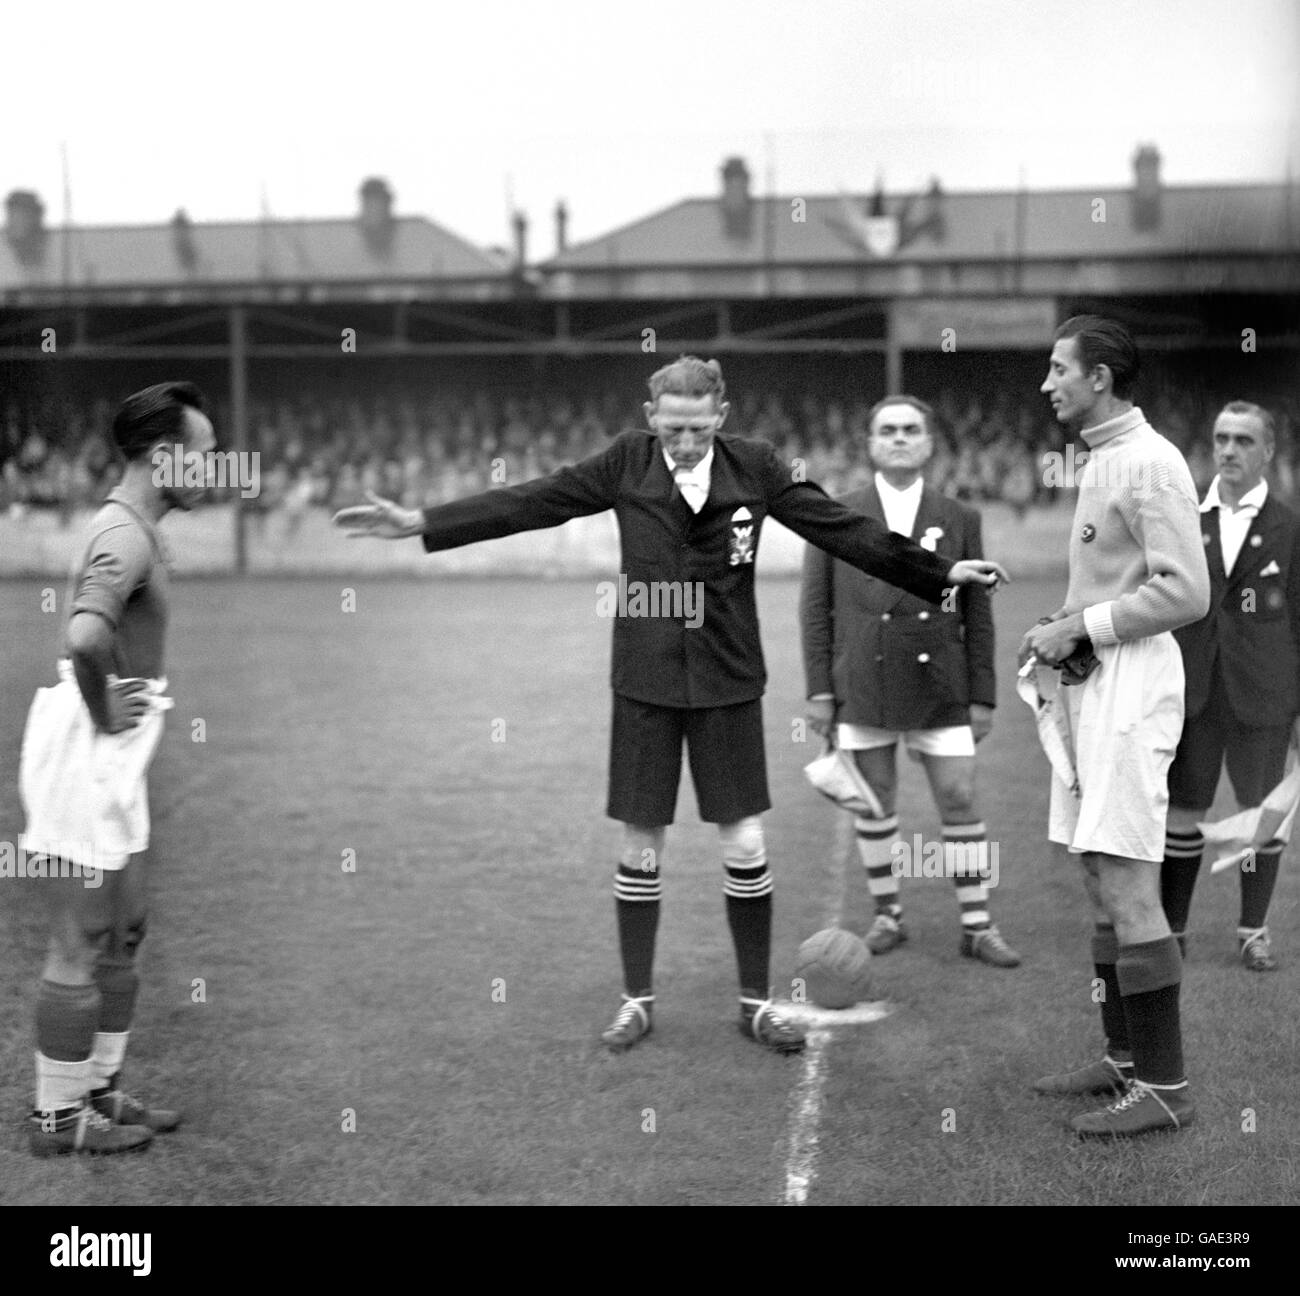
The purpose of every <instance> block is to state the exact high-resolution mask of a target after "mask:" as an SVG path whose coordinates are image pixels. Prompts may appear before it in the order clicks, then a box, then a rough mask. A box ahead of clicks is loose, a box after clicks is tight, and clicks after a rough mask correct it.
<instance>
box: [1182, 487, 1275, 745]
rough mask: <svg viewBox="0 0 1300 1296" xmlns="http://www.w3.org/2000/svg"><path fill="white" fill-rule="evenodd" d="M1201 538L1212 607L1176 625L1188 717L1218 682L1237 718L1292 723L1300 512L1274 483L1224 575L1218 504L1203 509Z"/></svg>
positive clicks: (1202, 706)
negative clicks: (1288, 503)
mask: <svg viewBox="0 0 1300 1296" xmlns="http://www.w3.org/2000/svg"><path fill="white" fill-rule="evenodd" d="M1201 539H1202V540H1203V541H1204V542H1205V558H1206V562H1207V563H1208V565H1209V568H1210V610H1209V612H1208V613H1207V614H1206V615H1205V616H1204V617H1202V618H1201V619H1200V620H1199V621H1194V622H1192V624H1191V625H1187V626H1183V627H1182V629H1181V630H1175V631H1174V638H1175V639H1177V640H1178V646H1179V647H1180V648H1181V649H1182V651H1183V671H1184V674H1185V675H1186V677H1187V708H1186V716H1187V719H1188V720H1194V719H1195V718H1196V717H1197V716H1198V715H1200V714H1201V712H1202V711H1204V710H1205V707H1206V704H1207V703H1208V702H1209V700H1210V695H1211V693H1212V691H1213V690H1214V689H1215V688H1218V689H1220V690H1222V692H1223V693H1224V694H1225V695H1226V698H1227V701H1228V704H1229V706H1230V707H1231V709H1232V713H1233V715H1234V716H1236V718H1237V720H1238V722H1239V723H1241V724H1243V725H1252V726H1258V725H1289V724H1290V723H1291V721H1292V720H1293V719H1295V716H1296V714H1297V712H1300V519H1298V518H1297V517H1296V515H1295V514H1294V513H1293V512H1292V511H1291V510H1290V509H1289V508H1287V507H1286V505H1285V504H1282V503H1281V502H1280V501H1278V500H1277V499H1276V498H1275V497H1274V495H1273V492H1272V491H1271V490H1270V491H1269V493H1268V494H1267V495H1266V496H1265V497H1264V506H1263V507H1262V508H1261V509H1260V511H1259V513H1258V515H1257V516H1256V517H1254V518H1252V519H1251V523H1250V530H1249V531H1247V532H1246V539H1245V541H1244V542H1243V543H1242V546H1241V552H1240V553H1239V554H1238V555H1237V561H1236V562H1235V563H1234V564H1233V568H1232V572H1231V573H1230V574H1229V575H1226V576H1225V575H1224V573H1223V546H1222V544H1221V543H1220V540H1219V511H1218V510H1217V509H1207V510H1206V511H1205V512H1204V513H1202V514H1201ZM1251 595H1253V597H1251Z"/></svg>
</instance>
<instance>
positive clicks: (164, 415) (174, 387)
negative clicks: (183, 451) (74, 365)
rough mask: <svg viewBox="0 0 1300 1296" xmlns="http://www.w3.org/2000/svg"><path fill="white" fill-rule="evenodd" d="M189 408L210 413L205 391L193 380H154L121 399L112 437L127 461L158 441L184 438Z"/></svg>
mask: <svg viewBox="0 0 1300 1296" xmlns="http://www.w3.org/2000/svg"><path fill="white" fill-rule="evenodd" d="M187 409H192V410H198V412H199V413H200V414H206V413H207V402H206V401H205V400H204V398H203V393H202V392H201V391H200V390H199V389H198V388H197V387H196V386H195V385H194V384H193V383H189V382H162V383H154V385H153V386H152V387H146V388H144V390H143V391H138V392H136V393H135V394H134V395H131V396H128V397H127V398H126V400H124V401H123V402H122V407H121V409H119V410H118V411H117V416H116V417H115V418H114V419H113V440H114V442H115V443H116V445H117V448H118V449H119V450H120V451H121V452H122V454H123V455H124V456H125V457H126V459H127V460H128V462H129V461H130V460H132V459H139V458H142V457H143V456H144V455H145V454H147V453H148V451H149V447H150V446H152V445H154V444H155V443H156V442H158V441H182V440H184V436H183V434H182V429H183V428H184V425H185V422H184V421H185V411H186V410H187Z"/></svg>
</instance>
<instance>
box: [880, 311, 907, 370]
mask: <svg viewBox="0 0 1300 1296" xmlns="http://www.w3.org/2000/svg"><path fill="white" fill-rule="evenodd" d="M897 312H898V302H897V301H891V302H890V303H889V305H888V306H887V308H886V310H885V391H886V392H901V391H906V390H907V389H906V388H905V387H904V386H903V348H902V346H901V344H900V343H899V340H898V324H897V321H896V318H895V317H896V315H897Z"/></svg>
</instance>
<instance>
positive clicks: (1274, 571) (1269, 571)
mask: <svg viewBox="0 0 1300 1296" xmlns="http://www.w3.org/2000/svg"><path fill="white" fill-rule="evenodd" d="M1259 574H1260V575H1261V576H1280V575H1281V574H1282V569H1281V568H1280V567H1279V566H1278V565H1277V563H1276V561H1274V562H1271V563H1269V565H1268V566H1267V567H1265V568H1264V570H1263V571H1261V572H1260V573H1259Z"/></svg>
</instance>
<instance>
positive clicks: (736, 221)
mask: <svg viewBox="0 0 1300 1296" xmlns="http://www.w3.org/2000/svg"><path fill="white" fill-rule="evenodd" d="M722 224H723V227H724V228H725V229H726V231H727V236H728V237H729V238H737V239H743V238H748V237H749V236H750V233H751V231H752V229H753V225H754V201H753V199H752V198H751V197H750V193H749V167H747V166H746V165H745V159H744V158H740V157H729V158H728V159H727V160H726V161H725V162H724V163H723V164H722Z"/></svg>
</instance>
